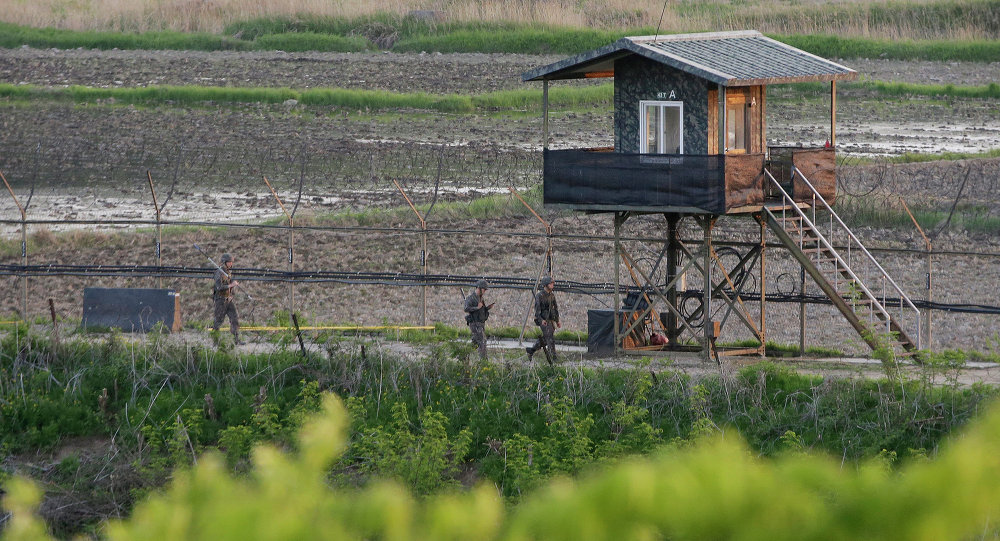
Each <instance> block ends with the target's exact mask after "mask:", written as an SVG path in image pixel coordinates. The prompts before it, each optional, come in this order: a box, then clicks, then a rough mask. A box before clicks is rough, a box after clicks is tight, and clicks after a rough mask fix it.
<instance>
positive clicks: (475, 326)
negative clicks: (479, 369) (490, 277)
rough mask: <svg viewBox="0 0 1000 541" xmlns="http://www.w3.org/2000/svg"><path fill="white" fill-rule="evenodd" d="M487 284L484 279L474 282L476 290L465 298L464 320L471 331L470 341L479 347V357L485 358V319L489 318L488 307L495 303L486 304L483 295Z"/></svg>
mask: <svg viewBox="0 0 1000 541" xmlns="http://www.w3.org/2000/svg"><path fill="white" fill-rule="evenodd" d="M488 287H489V284H487V283H486V280H480V281H478V282H476V290H475V291H473V292H472V293H471V294H470V295H469V296H468V297H466V298H465V322H466V323H468V324H469V330H470V331H472V343H473V344H475V345H476V347H478V348H479V358H480V359H483V360H486V320H487V319H489V318H490V308H493V305H494V304H495V303H490V304H488V305H487V304H486V301H485V300H483V295H485V294H486V289H487V288H488Z"/></svg>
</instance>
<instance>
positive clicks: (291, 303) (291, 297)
mask: <svg viewBox="0 0 1000 541" xmlns="http://www.w3.org/2000/svg"><path fill="white" fill-rule="evenodd" d="M264 184H267V189H269V190H271V195H273V196H274V199H275V201H277V202H278V206H279V207H281V212H284V213H285V217H287V218H288V274H289V278H290V279H289V281H288V315H289V317H291V316H293V315H294V314H295V280H293V279H291V275H292V273H293V272H295V257H294V254H295V230H294V225H293V224H292V215H291V214H289V213H288V211H287V210H285V204H284V203H282V202H281V198H280V197H278V193H277V192H275V191H274V188H272V187H271V182H270V181H268V180H267V177H264Z"/></svg>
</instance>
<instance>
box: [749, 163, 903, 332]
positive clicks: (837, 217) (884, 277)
mask: <svg viewBox="0 0 1000 541" xmlns="http://www.w3.org/2000/svg"><path fill="white" fill-rule="evenodd" d="M765 172H766V173H767V176H768V177H770V179H771V181H772V182H773V183H774V184H775V185H776V186H777V187H778V189H779V190H780V191H781V193H782V195H783V196H784V197H785V198H786V199H788V200H789V201H791V202H792V206H793V207H794V208H795V209H796V210H797V211H798V212H799V214H800V215H802V217H803V218H804V219H806V220H808V218H806V217H805V214H804V213H802V212H801V210H799V209H798V206H797V205H795V204H794V203H795V202H794V200H793V199H792V198H791V196H789V195H788V194H787V193H786V192H785V190H784V188H782V187H781V185H780V184H779V183H778V181H777V180H776V179H775V178H774V176H772V175H771V174H770V172H769V171H765ZM796 174H797V175H798V176H799V178H800V179H802V182H803V183H805V185H806V186H808V187H809V190H810V191H812V198H813V201H814V203H813V210H814V212H815V208H816V205H815V201H817V200H818V201H819V202H820V203H822V205H823V207H824V208H825V209H826V210H827V212H829V213H830V220H831V226H830V229H831V231H832V230H833V220H834V219H835V220H836V221H837V223H838V224H840V226H841V227H842V228H843V229H844V231H845V232H846V233H847V235H848V237H849V241H850V240H852V241H854V242H855V243H857V245H858V247H859V248H860V249H861V251H862V252H863V253H864V255H865V256H867V258H868V261H869V262H870V263H872V264H874V265H875V268H877V269H878V271H879V273H880V274H881V279H882V283H883V285H882V289H883V292H884V290H885V282H886V281H888V282H889V284H891V285H892V287H893V289H895V290H896V293H897V294H898V297H899V299H900V309H902V308H903V302H904V301H905V302H906V304H907V306H908V307H909V308H910V309H911V310H913V312H914V314H915V320H916V328H917V336H916V338H917V348H918V349H919V348H920V341H921V334H922V333H921V324H920V310H919V309H918V308H917V307H916V305H914V304H913V301H912V300H910V297H909V296H908V295H907V294H906V293H904V292H903V290H902V288H900V287H899V285H898V284H897V283H896V281H895V280H893V279H892V276H890V275H889V273H888V272H886V270H885V268H883V267H882V265H881V264H879V262H878V260H876V259H875V256H873V255H872V254H871V252H869V251H868V248H866V247H865V245H864V244H863V243H862V242H861V240H860V239H858V237H857V236H856V235H855V234H854V232H853V231H851V229H850V228H849V227H847V224H845V223H844V221H843V220H842V219H841V218H840V215H838V214H837V213H836V212H835V211H834V210H833V208H831V207H830V204H829V203H827V201H826V199H824V198H823V196H822V195H821V194H820V193H819V191H818V190H817V189H816V187H815V186H813V184H812V183H811V182H809V179H807V178H806V176H805V175H804V174H803V173H802V171H800V170H799V168H798V167H795V166H792V179H794V178H795V175H796ZM809 225H810V227H813V229H814V230H815V232H816V235H817V236H818V237H820V238H822V239H823V242H824V244H826V245H827V246H828V249H829V250H830V251H831V253H833V254H834V256H835V257H836V258H837V260H838V261H841V262H843V258H841V257H840V254H839V253H837V252H836V251H835V250H833V248H832V246H830V244H829V242H827V241H826V239H825V237H823V235H822V234H821V233H820V232H819V230H816V229H815V226H814V225H813V224H812V223H810V224H809ZM847 249H848V252H850V249H851V242H848V243H847ZM844 266H845V268H846V269H847V271H848V272H849V273H850V275H851V277H852V278H855V279H856V280H858V283H859V284H860V285H861V287H862V289H863V290H864V291H865V292H866V293H867V294H868V295H869V297H870V298H871V299H872V300H873V301H874V302H876V303H878V305H879V309H880V311H881V312H882V314H883V315H885V316H886V317H887V321H886V324H887V325H888V324H889V321H888V316H889V314H888V312H887V311H886V310H885V307H884V306H883V305H884V302H885V301H884V297H883V300H882V301H879V299H878V298H877V297H875V296H874V295H872V294H871V291H869V290H868V288H867V287H866V286H865V285H864V283H862V282H861V281H860V279H858V277H857V276H856V275H855V274H854V271H853V270H852V269H851V268H850V267H849V266H847V264H846V263H845V265H844Z"/></svg>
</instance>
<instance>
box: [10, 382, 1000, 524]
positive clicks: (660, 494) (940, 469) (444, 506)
mask: <svg viewBox="0 0 1000 541" xmlns="http://www.w3.org/2000/svg"><path fill="white" fill-rule="evenodd" d="M401 411H402V410H400V409H399V408H394V411H393V415H394V416H395V417H397V418H399V419H402V416H400V412H401ZM429 418H430V417H428V419H429ZM347 425H348V414H347V413H346V411H345V409H344V407H343V406H342V404H341V402H340V401H339V399H337V398H336V397H335V396H333V395H329V396H327V397H326V398H325V399H324V401H323V411H322V414H320V415H318V416H317V417H315V418H313V419H312V420H311V421H309V422H307V423H306V425H305V426H304V427H303V429H302V430H301V432H300V433H299V436H298V439H297V448H298V449H299V451H298V453H296V454H287V453H282V452H280V451H279V450H278V449H276V448H274V447H271V446H267V445H263V446H259V447H257V448H256V449H255V452H254V458H253V466H254V469H253V471H254V475H253V476H252V477H249V478H238V477H233V476H232V475H231V474H229V473H228V472H227V471H226V469H225V468H224V466H223V462H222V460H221V458H220V457H219V455H218V454H215V453H210V454H208V455H206V456H205V457H204V458H203V460H201V461H200V462H199V463H198V465H196V466H194V467H192V468H191V470H190V471H186V472H180V473H178V474H177V476H176V478H175V479H174V481H173V482H172V483H171V484H170V486H169V487H168V488H167V489H166V490H165V491H164V492H163V493H162V494H155V495H152V496H151V497H150V498H148V499H147V500H146V501H144V502H142V503H141V504H140V505H139V506H138V507H137V509H136V511H135V513H134V515H133V516H132V517H131V518H128V519H125V520H120V521H114V522H112V523H111V524H110V525H109V526H108V527H107V537H108V538H109V539H111V540H126V539H150V540H153V539H192V540H197V539H212V540H226V539H240V540H245V539H276V538H281V539H292V538H296V539H297V538H310V539H372V538H380V539H396V540H405V539H471V538H475V539H510V540H516V539H553V540H559V539H623V538H624V539H639V538H671V539H779V540H780V539H790V540H791V539H795V540H810V539H817V540H819V539H822V540H826V539H860V538H864V539H876V540H878V539H886V540H895V539H900V540H902V539H907V540H909V539H943V538H949V539H951V538H959V539H961V538H967V537H971V536H974V535H983V534H984V533H987V534H988V533H993V534H996V533H997V532H996V530H995V526H991V524H995V523H996V517H997V516H998V515H1000V503H997V502H1000V498H998V496H1000V488H998V487H1000V463H998V462H997V461H996V460H994V459H993V456H994V455H995V449H996V448H997V446H998V445H1000V410H998V409H997V408H994V409H993V410H992V411H991V413H990V414H989V415H987V416H985V417H984V418H983V419H982V420H980V421H979V422H978V423H977V426H976V427H974V429H972V430H970V431H968V432H967V433H966V434H965V435H964V437H963V438H961V439H959V440H956V441H955V442H953V443H952V444H951V445H950V446H949V449H948V451H947V452H945V453H942V454H941V456H939V457H938V458H937V459H936V460H935V461H920V462H915V463H913V464H911V465H909V466H907V467H905V468H904V469H903V470H901V471H900V472H899V473H893V472H892V471H891V470H890V469H887V468H886V467H885V466H886V464H887V463H890V462H892V461H893V460H895V457H894V455H893V453H891V452H886V453H882V454H880V456H879V457H878V458H876V459H874V460H873V461H871V462H869V463H867V464H864V465H862V466H860V467H858V468H856V469H855V468H850V467H848V468H844V467H842V466H840V465H839V464H838V462H836V461H834V460H831V459H829V458H827V457H823V456H813V455H809V454H805V453H802V452H801V446H800V445H799V443H798V441H797V439H796V438H795V435H794V433H788V432H786V434H785V436H784V437H783V440H784V441H785V442H787V443H788V444H789V445H790V446H791V447H792V448H793V450H795V451H796V452H793V453H786V454H785V455H784V456H782V457H779V458H776V459H769V460H765V459H760V458H755V457H754V456H753V453H752V452H751V451H750V449H749V448H748V447H746V445H745V444H744V443H743V442H742V441H741V440H740V438H738V437H736V436H733V435H732V434H726V433H722V434H718V435H715V436H711V437H706V438H703V439H701V440H699V441H698V442H697V443H696V444H695V445H693V446H691V447H686V448H672V449H664V450H662V451H660V452H658V453H655V454H653V455H652V456H650V457H647V458H643V459H633V460H630V461H627V462H623V463H620V464H616V465H613V466H610V467H608V468H605V469H603V470H601V471H599V472H594V473H592V474H591V475H588V476H586V477H583V478H581V479H580V480H577V481H573V480H569V479H566V478H560V479H558V480H554V481H552V482H550V483H548V484H546V485H545V486H543V487H541V488H540V489H539V490H537V491H535V492H534V493H533V494H532V495H531V496H530V497H527V498H526V499H525V500H524V502H523V503H522V504H520V505H518V506H517V507H515V508H513V509H512V510H511V511H510V512H509V513H508V512H506V511H505V508H504V506H503V504H502V502H501V500H500V499H499V498H498V497H497V495H496V493H495V492H494V491H493V490H492V489H491V488H490V487H488V486H486V485H480V486H479V487H478V488H476V489H474V490H471V491H469V492H464V493H450V492H445V493H441V494H438V495H435V496H431V497H429V498H426V499H415V498H414V497H412V496H411V495H410V494H408V493H407V491H405V490H404V489H402V488H401V487H400V486H399V485H396V484H394V483H375V484H372V485H370V486H368V487H366V488H364V489H360V490H357V489H331V488H329V487H328V486H327V485H326V484H325V483H324V480H325V478H326V472H327V469H328V468H329V466H330V464H332V463H333V462H334V461H335V460H336V459H337V457H338V456H340V453H341V452H342V451H343V450H344V448H345V445H346V442H347ZM4 488H5V490H6V492H7V494H6V496H5V497H4V507H5V508H6V509H8V510H10V511H11V512H12V513H13V516H12V519H11V521H10V525H9V527H8V528H7V530H6V531H5V533H4V537H5V539H20V540H35V539H48V536H47V534H46V532H45V528H44V525H43V523H42V522H41V521H40V520H39V519H38V518H37V517H36V516H35V515H34V514H33V513H34V511H35V510H36V509H37V505H38V502H39V500H40V497H41V492H40V491H39V490H38V489H37V488H35V487H34V485H33V484H32V483H30V482H29V481H27V480H25V479H23V478H20V477H16V478H13V479H11V480H8V481H7V482H6V483H5V486H4Z"/></svg>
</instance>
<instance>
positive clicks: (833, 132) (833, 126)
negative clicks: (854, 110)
mask: <svg viewBox="0 0 1000 541" xmlns="http://www.w3.org/2000/svg"><path fill="white" fill-rule="evenodd" d="M830 146H831V147H836V146H837V81H830Z"/></svg>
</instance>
